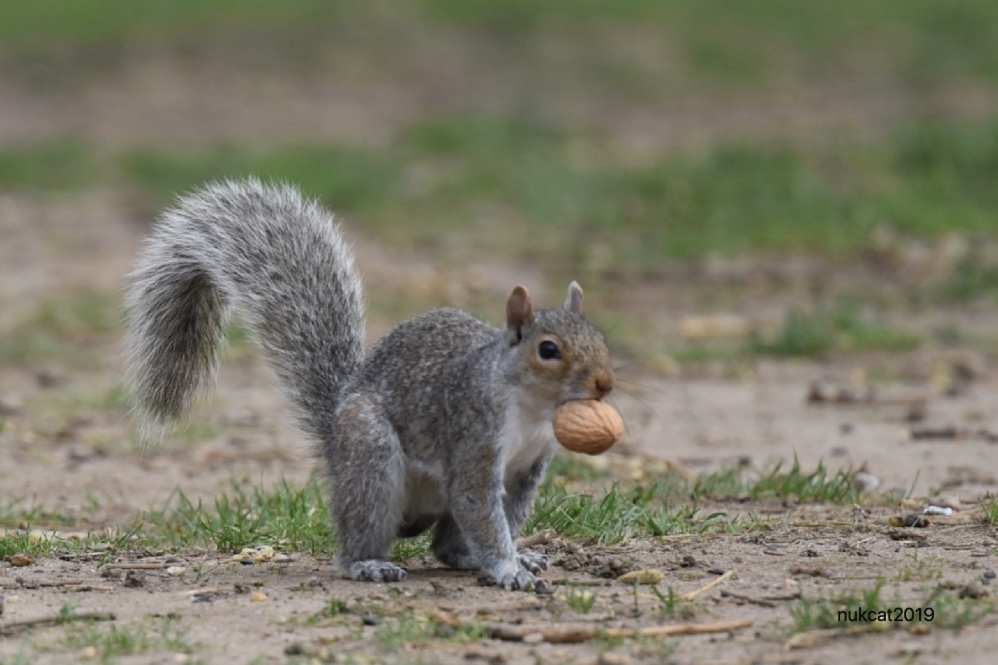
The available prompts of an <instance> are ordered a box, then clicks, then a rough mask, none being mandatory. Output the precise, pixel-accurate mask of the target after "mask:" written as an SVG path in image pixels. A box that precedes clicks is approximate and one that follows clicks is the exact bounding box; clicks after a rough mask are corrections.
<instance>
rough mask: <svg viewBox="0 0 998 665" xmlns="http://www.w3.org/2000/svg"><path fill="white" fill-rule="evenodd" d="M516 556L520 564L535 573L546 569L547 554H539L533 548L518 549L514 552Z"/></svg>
mask: <svg viewBox="0 0 998 665" xmlns="http://www.w3.org/2000/svg"><path fill="white" fill-rule="evenodd" d="M516 558H517V560H518V561H519V562H520V565H521V566H523V567H524V568H525V569H527V570H528V571H530V572H531V573H534V574H535V575H536V574H537V573H540V572H543V571H545V570H547V569H548V555H547V554H541V553H540V552H535V551H533V550H520V551H519V552H517V553H516Z"/></svg>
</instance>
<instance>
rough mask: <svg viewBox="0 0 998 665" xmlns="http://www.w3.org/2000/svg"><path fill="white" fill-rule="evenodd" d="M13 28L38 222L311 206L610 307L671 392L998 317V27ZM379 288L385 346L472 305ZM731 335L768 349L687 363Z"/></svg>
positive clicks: (96, 10)
mask: <svg viewBox="0 0 998 665" xmlns="http://www.w3.org/2000/svg"><path fill="white" fill-rule="evenodd" d="M6 4H7V6H6V7H5V8H4V11H3V20H2V21H0V99H2V101H0V111H2V113H0V139H2V142H0V190H3V191H4V192H7V193H8V194H12V195H16V196H31V197H39V198H44V197H57V198H59V199H60V200H66V199H67V198H68V199H72V197H74V196H82V195H83V194H82V193H84V192H87V191H94V190H96V191H104V192H108V191H110V192H114V193H115V195H114V196H115V202H116V205H120V206H123V207H124V208H126V209H127V211H128V214H129V215H130V216H131V217H133V218H134V219H135V220H137V221H140V222H141V223H146V222H148V220H150V219H151V218H152V216H153V215H154V213H155V211H156V210H158V209H160V208H161V207H162V206H164V205H166V204H168V203H169V201H170V200H171V199H172V197H174V196H175V195H176V194H177V193H179V192H183V191H184V190H187V189H189V188H191V187H193V186H195V185H197V184H198V183H200V182H202V181H204V180H206V179H210V178H216V177H223V176H238V175H243V174H257V175H260V176H262V177H265V178H275V179H284V180H288V181H292V182H296V183H299V184H300V185H301V186H302V187H303V188H304V189H305V190H306V191H307V192H308V193H310V194H312V195H315V196H318V197H321V199H322V200H323V201H324V202H325V203H327V204H328V206H330V207H331V208H332V209H334V210H336V211H338V212H339V213H340V214H341V215H342V217H343V218H344V219H345V222H346V224H347V225H348V226H349V228H350V231H351V234H353V235H354V236H355V237H358V238H361V239H363V241H364V242H368V241H370V242H371V243H372V244H373V245H377V246H382V247H387V248H392V249H397V250H398V251H400V252H417V253H419V256H421V257H424V258H425V260H426V261H428V262H429V263H431V264H432V265H434V266H435V267H436V269H439V270H441V271H443V272H444V274H445V279H456V280H460V279H462V273H461V272H460V266H468V265H473V264H475V263H477V262H479V261H497V260H498V261H501V262H508V263H509V264H510V265H512V266H514V267H515V266H523V265H526V266H531V267H532V269H534V270H537V271H538V272H539V274H541V275H542V276H543V277H544V279H545V280H548V281H550V282H551V283H552V284H555V283H557V284H560V283H562V282H563V281H566V280H567V279H569V278H575V279H579V280H580V281H581V282H582V283H583V284H584V285H587V289H588V290H589V291H590V292H591V293H593V297H594V299H595V301H596V302H597V306H596V307H595V308H594V311H593V316H594V317H595V318H596V319H597V322H598V323H600V324H601V325H603V326H604V327H606V328H608V329H609V330H610V334H611V337H612V338H613V339H614V340H615V343H616V344H617V346H618V348H619V349H622V350H623V351H625V352H630V353H632V354H633V355H636V356H638V357H639V358H641V359H644V360H648V361H649V362H651V363H652V364H654V362H653V361H654V360H655V359H656V358H657V357H658V356H661V355H663V354H664V355H667V356H669V357H670V358H676V359H679V360H680V361H684V362H696V361H699V360H703V359H711V358H730V357H744V354H746V353H747V354H757V353H767V354H770V353H771V354H776V355H815V354H825V353H830V352H835V351H842V352H848V351H855V350H859V351H863V350H875V351H876V350H888V351H889V350H895V349H896V350H909V349H911V348H913V347H914V346H917V345H918V344H920V343H922V342H924V341H926V340H930V341H934V342H937V343H940V344H950V343H956V342H957V341H960V340H963V339H964V337H965V335H963V329H962V328H961V327H960V326H958V325H956V324H954V323H953V322H952V321H951V320H948V319H947V320H944V321H938V320H934V321H929V322H928V323H924V325H914V326H909V325H906V324H899V323H898V322H897V321H898V320H900V319H903V318H905V317H908V318H911V315H913V314H918V313H920V312H925V311H929V310H931V309H933V308H936V309H938V308H945V307H951V306H962V305H964V304H968V303H973V304H974V306H975V307H977V308H978V309H977V310H975V311H977V312H980V311H982V310H981V308H983V310H984V311H987V312H991V311H993V310H994V308H995V306H996V302H998V301H996V297H995V293H996V292H998V186H996V185H998V112H996V110H998V106H996V103H998V4H996V3H994V2H993V1H989V0H953V1H948V2H938V1H930V0H904V1H902V0H866V1H860V0H842V1H840V2H834V3H800V2H791V1H789V0H752V1H748V0H744V1H741V0H733V1H729V2H714V1H705V2H696V3H689V2H673V1H668V0H660V1H654V0H615V1H609V0H607V1H602V0H590V1H585V0H578V1H574V2H573V1H569V0H552V1H549V2H526V1H524V0H506V1H502V2H499V1H483V2H459V1H455V0H409V1H405V0H403V1H399V2H384V1H378V0H375V1H361V0H345V1H341V2H326V1H320V0H286V1H284V2H270V1H265V0H242V1H239V2H236V1H234V0H231V1H230V0H226V1H211V2H194V1H193V0H175V1H173V2H148V1H135V0H90V1H88V2H76V1H72V0H34V1H33V2H30V3H18V4H15V3H12V2H7V3H6ZM448 270H452V271H454V272H447V271H448ZM485 279H486V281H489V280H490V279H491V276H490V275H488V274H486V275H485ZM497 279H498V277H497ZM372 281H373V285H372V301H373V309H372V316H374V317H375V319H376V320H377V319H378V317H382V318H383V319H384V320H385V321H387V320H390V319H393V318H396V317H398V316H403V315H407V314H411V313H415V312H417V311H420V310H422V309H424V308H425V307H426V306H428V305H431V304H440V303H434V302H433V301H434V300H439V299H440V296H439V294H437V292H435V291H433V290H432V289H431V290H430V293H429V295H427V294H425V293H424V294H423V296H422V297H421V298H418V297H410V296H411V295H412V294H408V295H406V294H402V295H399V294H393V293H391V292H390V289H388V290H379V283H378V280H377V279H374V280H372ZM497 288H498V290H506V289H507V288H508V285H506V284H501V285H498V287H497ZM552 288H553V287H552ZM444 292H445V294H446V298H445V299H450V300H455V301H456V302H455V303H454V304H458V305H461V306H466V307H469V308H471V309H473V310H475V311H478V312H481V313H483V314H488V315H489V316H490V317H493V318H494V316H493V314H494V312H495V311H498V310H497V308H496V306H495V297H494V294H493V293H492V292H491V291H490V290H489V289H485V292H484V293H482V294H478V292H477V291H476V290H475V289H470V290H468V289H465V290H458V292H457V295H455V292H454V291H453V290H446V289H445V290H444ZM759 303H775V304H774V305H773V307H772V310H771V311H770V310H767V308H766V307H764V306H760V305H759ZM705 311H706V312H717V311H720V312H727V311H736V312H738V313H740V314H751V315H753V316H756V317H760V316H761V317H762V318H763V319H767V320H768V328H766V327H765V326H763V327H762V328H761V329H760V330H761V332H758V333H756V334H754V336H753V337H752V338H751V339H748V340H747V341H746V340H742V341H740V342H739V343H738V344H736V345H735V346H734V347H732V346H731V345H730V344H729V345H727V346H725V345H721V346H714V347H709V348H707V347H704V345H702V344H700V343H692V342H690V340H686V341H685V342H684V341H682V340H680V338H679V336H677V335H676V334H674V333H675V330H674V326H672V327H670V326H671V324H670V323H669V321H674V320H676V319H677V318H678V316H679V314H680V313H682V312H705ZM895 315H897V316H895ZM915 318H917V317H915ZM923 318H924V317H923ZM930 318H931V317H930ZM971 327H972V326H971ZM670 335H671V337H670ZM961 335H963V336H962V337H961ZM979 337H982V339H983V342H982V343H986V344H993V342H992V341H991V337H988V336H987V335H986V334H983V333H982V335H981V336H979ZM687 342H689V343H687Z"/></svg>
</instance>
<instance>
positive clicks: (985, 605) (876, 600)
mask: <svg viewBox="0 0 998 665" xmlns="http://www.w3.org/2000/svg"><path fill="white" fill-rule="evenodd" d="M883 590H884V582H883V581H882V580H881V581H878V582H877V583H876V584H874V585H873V586H872V587H870V588H868V589H860V590H848V591H844V592H834V593H831V594H828V595H824V596H819V597H817V598H804V597H802V598H801V601H800V602H799V603H798V604H796V605H795V606H794V607H792V608H791V609H790V616H791V619H792V620H793V627H792V629H791V632H793V633H798V632H803V631H807V630H820V629H828V628H846V627H850V626H855V627H862V626H869V625H870V623H869V622H867V621H856V620H854V619H856V618H858V615H857V614H855V613H856V612H857V611H858V610H865V611H868V612H876V613H880V612H884V613H886V614H884V615H882V616H884V617H885V618H891V619H892V620H890V621H884V622H881V623H880V625H879V626H878V627H877V628H878V629H892V628H905V627H909V626H911V625H914V624H919V623H921V624H924V625H926V626H930V627H933V628H948V629H954V630H959V629H961V628H963V627H965V626H967V625H970V624H972V623H975V622H977V621H979V620H980V619H982V618H983V617H985V616H987V615H989V614H994V613H995V612H996V611H998V606H996V604H995V602H994V600H993V599H990V598H983V599H973V598H961V597H960V596H959V593H957V592H955V591H954V590H953V589H950V588H947V587H946V586H945V585H937V586H935V587H934V588H932V589H930V590H929V591H928V592H927V593H926V594H925V595H924V596H923V597H922V598H920V599H917V600H914V601H913V600H910V599H909V600H904V599H899V598H897V597H894V598H892V599H888V598H885V597H884V593H883ZM895 608H900V609H901V610H902V612H901V613H900V614H898V613H897V612H896V609H895ZM906 608H910V610H911V611H910V612H908V617H907V618H906V617H905V615H904V612H903V610H904V609H906ZM919 610H921V611H920V612H919ZM840 612H850V613H853V614H852V617H851V618H850V617H849V615H842V614H840ZM895 616H896V617H897V618H898V619H899V620H893V618H894V617H895ZM930 616H931V619H930V618H929V617H930ZM840 619H842V620H840Z"/></svg>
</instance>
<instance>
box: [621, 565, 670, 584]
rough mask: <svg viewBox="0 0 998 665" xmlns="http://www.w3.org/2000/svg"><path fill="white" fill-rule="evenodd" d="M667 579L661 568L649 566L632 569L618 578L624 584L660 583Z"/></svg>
mask: <svg viewBox="0 0 998 665" xmlns="http://www.w3.org/2000/svg"><path fill="white" fill-rule="evenodd" d="M664 579H665V573H663V572H662V571H661V570H656V569H654V568H649V569H646V570H632V571H631V572H629V573H624V574H623V575H621V576H620V577H618V578H617V580H618V581H620V582H623V583H624V584H658V583H659V582H661V581H662V580H664Z"/></svg>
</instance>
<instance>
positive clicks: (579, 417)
mask: <svg viewBox="0 0 998 665" xmlns="http://www.w3.org/2000/svg"><path fill="white" fill-rule="evenodd" d="M623 434H624V421H623V420H622V419H621V418H620V414H619V413H617V410H616V409H614V408H613V407H612V406H610V405H609V404H606V403H604V402H599V401H597V400H594V399H576V400H571V401H569V402H565V403H564V404H562V405H561V406H559V407H558V410H557V411H555V412H554V436H555V438H556V439H558V443H560V444H561V445H563V446H565V447H566V448H568V449H569V450H571V451H574V452H577V453H586V454H587V455H599V454H600V453H602V452H605V451H606V450H608V449H609V448H610V446H612V445H613V444H615V443H616V442H617V440H618V439H620V437H621V436H622V435H623Z"/></svg>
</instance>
